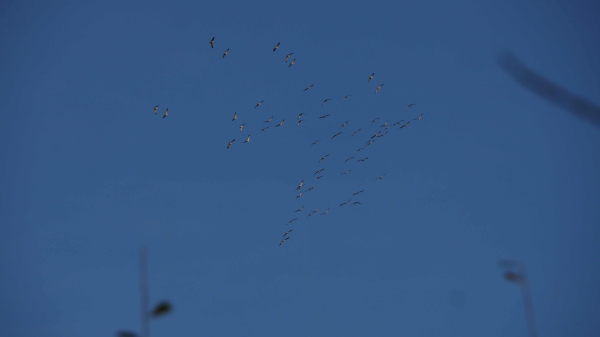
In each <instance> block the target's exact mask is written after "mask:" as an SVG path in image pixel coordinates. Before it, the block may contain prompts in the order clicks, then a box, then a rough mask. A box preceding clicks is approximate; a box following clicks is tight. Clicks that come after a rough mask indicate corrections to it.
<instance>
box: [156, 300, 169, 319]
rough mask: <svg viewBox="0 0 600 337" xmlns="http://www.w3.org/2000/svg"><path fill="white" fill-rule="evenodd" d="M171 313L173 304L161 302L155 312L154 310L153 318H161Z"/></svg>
mask: <svg viewBox="0 0 600 337" xmlns="http://www.w3.org/2000/svg"><path fill="white" fill-rule="evenodd" d="M170 311H171V303H169V302H161V303H159V304H158V305H157V306H156V307H155V308H154V310H152V316H160V315H164V314H166V313H169V312H170Z"/></svg>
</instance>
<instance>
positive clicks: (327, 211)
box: [321, 207, 329, 215]
mask: <svg viewBox="0 0 600 337" xmlns="http://www.w3.org/2000/svg"><path fill="white" fill-rule="evenodd" d="M327 213H329V207H327V210H326V211H325V213H321V215H325V214H327Z"/></svg>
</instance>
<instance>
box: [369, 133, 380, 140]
mask: <svg viewBox="0 0 600 337" xmlns="http://www.w3.org/2000/svg"><path fill="white" fill-rule="evenodd" d="M380 133H381V131H379V132H377V133H376V134H375V135H374V136H373V137H371V139H373V138H375V137H377V136H379V134H380Z"/></svg>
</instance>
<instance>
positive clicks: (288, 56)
mask: <svg viewBox="0 0 600 337" xmlns="http://www.w3.org/2000/svg"><path fill="white" fill-rule="evenodd" d="M292 55H294V53H289V54H287V55H286V56H285V62H287V60H288V59H289V58H290V56H292Z"/></svg>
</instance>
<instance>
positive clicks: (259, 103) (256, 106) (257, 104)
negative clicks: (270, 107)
mask: <svg viewBox="0 0 600 337" xmlns="http://www.w3.org/2000/svg"><path fill="white" fill-rule="evenodd" d="M263 102H264V100H262V101H260V102H258V103H256V105H255V106H254V109H256V108H258V106H259V105H261V104H262V103H263Z"/></svg>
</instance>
